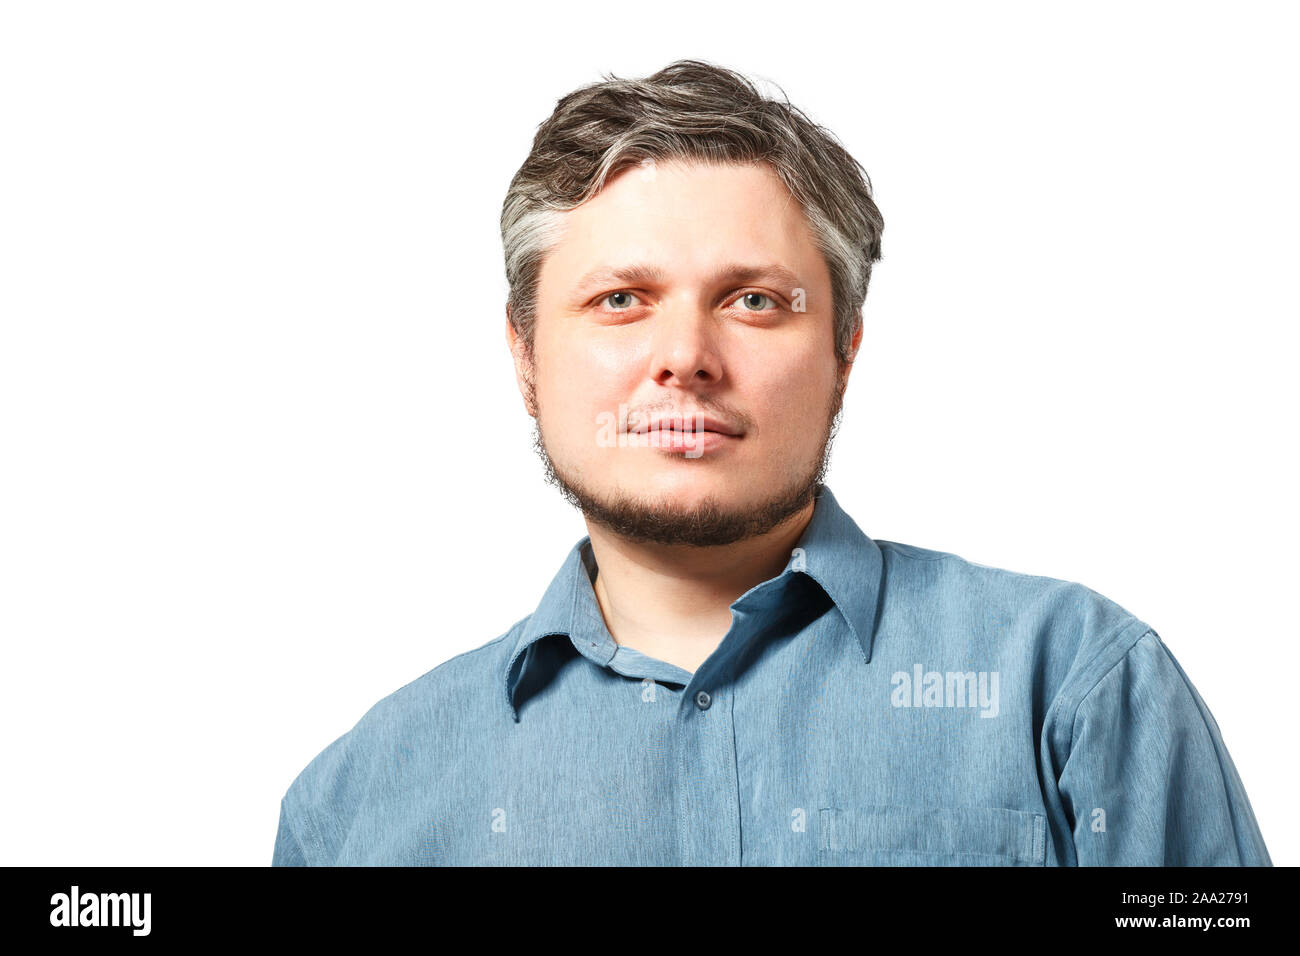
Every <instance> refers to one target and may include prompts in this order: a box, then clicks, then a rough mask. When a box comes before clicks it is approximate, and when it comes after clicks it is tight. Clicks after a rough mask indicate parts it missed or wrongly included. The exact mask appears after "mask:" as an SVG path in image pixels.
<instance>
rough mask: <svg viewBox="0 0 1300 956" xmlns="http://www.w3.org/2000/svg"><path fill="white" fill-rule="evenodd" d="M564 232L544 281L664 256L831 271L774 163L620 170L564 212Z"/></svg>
mask: <svg viewBox="0 0 1300 956" xmlns="http://www.w3.org/2000/svg"><path fill="white" fill-rule="evenodd" d="M562 222H563V228H562V232H561V238H560V239H559V241H558V242H557V243H556V244H555V246H554V247H553V248H552V250H551V252H550V254H549V255H548V256H547V257H546V260H545V262H544V263H543V266H542V274H541V282H542V286H543V288H545V287H547V286H548V285H551V286H560V287H562V286H564V285H565V284H566V283H570V282H573V281H575V280H576V279H577V278H578V277H579V276H581V275H584V274H586V273H587V272H588V271H589V270H590V269H591V268H592V267H593V266H610V267H619V266H622V265H626V264H629V263H646V264H653V265H656V266H658V267H660V268H662V269H664V270H666V271H668V272H669V273H670V274H672V275H673V276H676V277H688V276H690V275H692V274H695V273H698V274H701V275H703V274H707V273H709V272H711V271H712V270H714V269H716V268H717V267H718V266H719V265H721V264H724V263H725V264H732V263H755V264H758V263H763V264H766V263H780V264H782V265H784V266H786V267H787V268H789V269H790V270H792V271H793V272H795V273H797V274H799V275H801V276H807V277H808V278H807V280H806V282H807V283H808V284H812V283H813V282H815V281H816V280H817V277H818V276H819V275H822V274H823V273H822V272H821V270H822V269H823V268H824V266H823V263H822V260H821V256H820V252H819V250H818V249H817V246H816V244H815V242H814V239H813V233H812V230H811V228H810V227H809V225H808V221H807V219H806V217H805V216H804V213H803V210H802V209H801V208H800V206H799V203H798V202H797V201H796V200H795V198H794V197H793V196H792V195H791V194H790V191H789V190H788V189H787V188H786V187H785V184H784V183H782V182H781V180H780V178H779V177H778V176H777V175H776V173H775V172H774V171H773V170H772V169H771V167H769V166H768V165H766V164H763V163H759V164H752V165H736V164H728V165H710V164H704V163H695V162H682V161H671V162H656V163H654V164H647V165H643V166H633V167H630V168H628V169H626V170H623V171H621V172H620V173H619V174H618V175H617V176H615V177H613V178H611V179H610V180H609V182H607V183H606V185H605V188H604V189H603V190H601V192H600V193H598V194H597V195H596V196H594V197H593V198H592V199H590V200H588V201H587V202H586V203H584V204H583V205H581V206H579V207H577V208H576V209H572V210H569V211H568V212H566V213H563V214H562Z"/></svg>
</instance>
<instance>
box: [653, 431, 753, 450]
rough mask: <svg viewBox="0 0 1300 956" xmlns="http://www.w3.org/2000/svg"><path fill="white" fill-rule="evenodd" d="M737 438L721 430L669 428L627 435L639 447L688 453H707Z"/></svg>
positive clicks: (738, 437)
mask: <svg viewBox="0 0 1300 956" xmlns="http://www.w3.org/2000/svg"><path fill="white" fill-rule="evenodd" d="M739 440H740V436H739V435H724V434H722V433H721V432H679V431H672V430H670V429H664V430H661V431H657V432H640V433H635V432H634V433H632V434H630V435H629V436H628V444H629V445H632V444H633V443H635V445H636V446H637V447H641V448H657V449H658V450H659V451H670V452H686V453H687V454H688V455H695V454H707V453H709V452H711V451H717V450H718V449H719V448H723V447H725V446H726V445H728V444H730V443H733V442H737V441H739Z"/></svg>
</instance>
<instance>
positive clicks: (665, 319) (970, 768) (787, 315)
mask: <svg viewBox="0 0 1300 956" xmlns="http://www.w3.org/2000/svg"><path fill="white" fill-rule="evenodd" d="M882 228H883V220H882V219H881V216H880V213H879V211H878V209H877V208H876V205H875V203H874V202H873V200H872V196H871V187H870V181H869V180H868V179H867V177H866V174H865V173H864V172H863V171H862V169H861V167H860V166H859V165H858V164H857V163H856V161H854V160H853V159H852V158H851V157H850V156H849V155H848V154H847V152H845V150H844V149H843V148H842V146H840V145H839V143H838V142H837V141H836V140H835V139H834V138H833V137H832V136H830V135H829V134H828V133H827V132H826V131H824V130H823V129H821V128H820V127H818V126H816V125H814V124H813V123H811V122H810V121H809V120H808V119H807V118H806V117H805V116H804V115H803V114H802V113H801V112H799V111H798V110H797V109H795V108H793V107H792V106H790V104H789V103H788V102H781V101H778V100H775V99H768V98H765V97H763V96H762V95H761V94H760V93H759V92H758V91H757V90H756V89H755V88H754V87H753V86H752V85H751V84H750V83H749V82H748V81H747V80H745V79H744V78H743V77H740V76H738V75H736V74H734V73H731V72H729V71H726V70H722V69H719V68H717V67H714V66H711V65H709V64H705V63H701V62H698V61H682V62H678V63H674V64H672V65H670V66H669V67H667V68H665V69H664V70H662V71H660V72H659V73H656V74H655V75H653V76H651V77H649V78H647V79H645V80H638V81H629V80H618V79H613V78H610V79H608V80H607V81H606V82H603V83H599V84H595V85H593V86H590V87H587V88H584V89H581V90H578V91H576V92H574V93H571V94H569V95H568V96H566V97H564V98H563V99H561V100H560V101H559V103H558V105H557V106H556V109H555V111H554V113H553V114H552V116H551V117H550V118H549V119H548V120H547V121H546V122H545V123H544V124H542V126H541V127H540V129H539V131H538V133H537V136H536V139H535V141H534V143H533V148H532V151H531V153H530V155H529V156H528V158H527V160H526V161H525V163H524V164H523V166H522V168H521V169H520V170H519V172H518V173H517V175H516V176H515V178H514V180H513V182H512V183H511V186H510V189H509V193H508V195H507V197H506V201H505V205H504V209H503V213H502V236H503V241H504V246H505V256H506V271H507V277H508V279H509V283H510V297H509V302H508V304H507V326H506V331H507V340H508V342H509V344H510V348H511V350H512V353H513V356H514V362H515V368H516V372H517V376H518V380H519V386H520V390H521V393H522V395H523V397H524V402H525V406H526V408H527V410H528V413H529V414H530V415H532V416H533V417H534V418H535V420H536V436H537V449H538V451H539V452H540V454H541V456H542V458H543V460H544V462H545V463H546V466H547V474H548V479H549V480H550V481H551V482H552V483H554V484H555V485H556V486H557V487H558V488H559V489H560V490H561V491H562V492H563V493H564V495H565V496H566V497H567V498H568V500H570V501H571V502H573V503H574V504H576V505H577V506H578V507H580V508H581V510H582V512H583V514H584V517H585V520H586V524H587V529H588V532H589V536H588V537H586V538H584V539H582V540H581V541H579V542H578V543H577V544H576V545H575V546H574V547H573V548H572V549H571V550H570V552H569V554H568V557H567V559H566V560H565V561H564V563H563V565H562V566H561V568H560V570H559V573H558V574H557V575H556V576H555V578H554V580H553V581H552V583H551V585H550V587H549V588H548V590H547V591H546V593H545V595H544V596H543V597H542V600H541V603H540V604H539V605H538V606H537V610H536V611H535V612H534V613H533V614H531V615H529V616H528V617H527V618H525V619H523V620H521V621H519V622H518V623H517V624H515V625H514V626H513V627H511V628H510V629H509V630H508V631H506V632H505V633H504V634H502V635H500V636H499V637H497V638H496V639H495V640H493V641H491V642H489V643H487V644H485V645H483V646H482V647H480V648H478V649H477V650H473V651H470V652H468V653H465V654H461V655H459V656H457V657H455V658H453V659H451V660H449V661H447V662H445V663H444V664H442V665H441V666H439V667H436V668H434V669H433V670H432V671H430V672H429V673H427V674H425V675H424V676H423V677H421V678H419V679H418V680H415V681H413V682H412V683H410V684H407V685H406V686H405V687H403V688H401V689H400V690H398V691H396V692H395V693H393V694H392V695H390V696H389V697H387V698H385V699H384V700H382V701H380V702H379V703H378V704H376V705H375V706H374V707H373V708H372V709H371V710H370V711H369V712H368V713H367V714H366V715H365V716H364V717H363V718H362V719H361V720H360V721H359V722H358V723H357V724H356V726H355V727H354V728H353V729H352V730H351V731H349V732H348V733H347V734H345V735H343V736H342V737H340V738H339V739H338V740H336V741H334V742H333V743H332V744H330V746H328V747H327V748H325V750H324V751H323V752H322V753H320V754H319V755H318V756H317V757H316V758H315V759H314V760H312V762H311V763H310V765H309V766H308V767H307V768H306V769H305V770H303V772H302V773H301V774H300V775H299V776H298V778H297V779H296V780H295V781H294V782H293V784H292V786H290V788H289V790H288V791H287V793H286V794H285V796H284V799H283V801H282V804H281V816H280V827H279V833H278V836H277V839H276V844H275V850H274V860H273V862H274V863H275V864H276V865H303V864H308V865H348V864H400V865H411V864H600V865H605V864H634V865H662V864H667V865H681V864H685V865H696V864H723V865H778V864H801V865H803V864H903V865H916V864H920V865H972V864H974V865H1009V866H1042V865H1115V864H1156V865H1184V864H1246V865H1268V864H1270V860H1269V856H1268V853H1267V851H1266V849H1265V846H1264V842H1263V839H1262V837H1261V835H1260V832H1259V828H1258V826H1257V825H1256V822H1255V819H1254V816H1253V813H1252V811H1251V807H1250V803H1249V801H1248V800H1247V797H1246V793H1245V791H1244V789H1243V787H1242V783H1241V780H1240V779H1239V778H1238V775H1237V772H1236V770H1235V768H1234V767H1233V764H1232V761H1231V759H1230V758H1229V756H1228V753H1227V750H1226V749H1225V747H1224V744H1223V740H1222V739H1221V737H1220V734H1219V730H1218V727H1217V726H1216V724H1215V722H1214V719H1213V717H1212V716H1211V715H1210V712H1209V711H1208V710H1207V709H1206V707H1205V704H1204V703H1203V702H1202V700H1201V698H1200V697H1199V696H1198V695H1197V693H1196V691H1195V690H1194V689H1193V687H1192V685H1191V683H1189V681H1188V680H1187V677H1186V675H1184V674H1183V672H1182V670H1181V668H1180V667H1179V665H1178V664H1177V663H1176V662H1175V660H1174V658H1173V656H1172V655H1171V654H1170V653H1169V651H1168V650H1167V649H1166V648H1165V646H1164V645H1163V644H1162V643H1161V640H1160V637H1159V636H1158V635H1157V634H1156V632H1155V631H1154V630H1153V629H1152V628H1151V627H1150V626H1148V625H1147V624H1145V623H1144V622H1142V621H1140V620H1138V619H1137V618H1136V617H1134V616H1133V615H1132V614H1130V613H1129V612H1127V611H1126V610H1124V609H1123V608H1121V607H1119V606H1117V605H1116V604H1114V603H1113V602H1111V601H1109V600H1107V599H1106V598H1105V597H1103V596H1101V595H1099V594H1097V593H1095V592H1093V591H1091V590H1089V589H1088V588H1086V587H1084V586H1082V585H1080V584H1076V583H1071V582H1066V581H1060V580H1055V579H1052V578H1047V577H1038V576H1031V575H1026V574H1019V573H1015V572H1011V571H1007V570H999V569H995V568H990V567H985V566H982V565H979V564H974V563H971V562H968V561H965V560H963V559H962V558H960V557H957V556H955V555H952V554H946V553H942V552H936V551H929V550H925V549H921V548H915V547H909V546H907V545H903V544H897V543H893V542H888V541H874V540H872V539H871V538H870V537H868V536H867V535H865V534H864V533H863V532H862V531H861V530H859V528H858V526H857V525H856V524H855V523H854V522H853V520H852V519H851V518H850V517H849V516H848V515H847V514H845V512H844V511H843V510H842V509H841V507H840V506H839V504H838V503H837V501H836V499H835V497H834V496H833V495H832V494H831V491H830V490H829V488H827V487H826V485H825V484H824V482H823V479H824V477H825V473H826V468H827V463H828V460H829V457H828V456H829V451H830V446H831V440H832V438H833V436H834V433H835V428H836V424H837V422H838V418H839V413H840V409H841V404H842V397H843V394H844V390H845V387H846V385H847V381H848V377H849V373H850V371H851V369H852V363H853V359H854V355H855V353H856V351H857V349H858V346H859V343H860V341H861V337H862V322H861V309H862V305H863V302H864V299H865V296H866V290H867V283H868V280H869V278H870V272H871V265H872V263H873V262H875V261H877V260H878V259H879V258H880V236H881V231H882Z"/></svg>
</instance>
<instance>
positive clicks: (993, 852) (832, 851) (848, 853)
mask: <svg viewBox="0 0 1300 956" xmlns="http://www.w3.org/2000/svg"><path fill="white" fill-rule="evenodd" d="M817 816H818V820H817V823H818V836H817V853H818V858H819V860H820V862H822V863H830V864H838V865H847V866H855V865H856V866H1043V865H1044V859H1045V855H1046V852H1047V843H1046V833H1047V819H1046V817H1045V816H1044V815H1043V814H1041V813H1034V812H1032V811H1029V810H1011V809H1008V808H1005V807H928V808H922V807H897V806H858V807H827V808H823V809H820V810H819V811H818V814H817Z"/></svg>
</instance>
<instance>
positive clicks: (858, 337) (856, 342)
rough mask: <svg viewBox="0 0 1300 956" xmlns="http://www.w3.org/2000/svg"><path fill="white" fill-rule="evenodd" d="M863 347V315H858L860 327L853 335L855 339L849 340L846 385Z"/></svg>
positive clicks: (845, 374) (845, 375) (845, 372)
mask: <svg viewBox="0 0 1300 956" xmlns="http://www.w3.org/2000/svg"><path fill="white" fill-rule="evenodd" d="M861 345H862V313H861V312H859V313H858V327H857V330H856V331H855V332H854V333H853V338H852V339H850V340H849V356H848V367H847V368H845V370H844V380H845V384H847V383H848V378H849V373H850V372H852V371H853V363H854V362H855V361H856V360H857V357H858V349H859V348H860V347H861Z"/></svg>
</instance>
